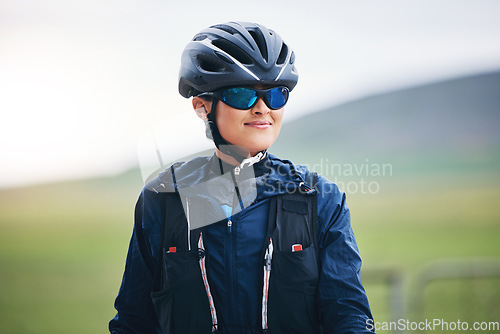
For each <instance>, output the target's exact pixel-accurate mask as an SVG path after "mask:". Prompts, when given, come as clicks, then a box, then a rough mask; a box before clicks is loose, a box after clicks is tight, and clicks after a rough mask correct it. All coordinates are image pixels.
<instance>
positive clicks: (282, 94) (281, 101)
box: [267, 87, 288, 109]
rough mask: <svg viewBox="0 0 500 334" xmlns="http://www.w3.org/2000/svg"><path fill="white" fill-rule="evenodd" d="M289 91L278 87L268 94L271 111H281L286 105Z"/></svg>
mask: <svg viewBox="0 0 500 334" xmlns="http://www.w3.org/2000/svg"><path fill="white" fill-rule="evenodd" d="M287 99H288V91H287V90H286V89H285V88H284V87H276V88H273V89H271V90H270V91H269V92H267V101H268V102H269V107H270V108H271V109H280V108H281V107H283V106H284V105H285V104H286V101H287Z"/></svg>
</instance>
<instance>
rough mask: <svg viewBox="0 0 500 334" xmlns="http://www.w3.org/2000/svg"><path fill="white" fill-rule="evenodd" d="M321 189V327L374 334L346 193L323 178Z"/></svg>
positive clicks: (328, 331) (328, 332)
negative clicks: (369, 322) (368, 322)
mask: <svg viewBox="0 0 500 334" xmlns="http://www.w3.org/2000/svg"><path fill="white" fill-rule="evenodd" d="M318 186H319V194H318V228H319V239H318V245H319V249H320V261H321V269H320V278H319V287H318V307H319V314H320V321H321V325H322V327H323V330H324V333H325V334H333V333H336V334H339V333H372V332H371V331H369V330H368V329H367V321H368V320H369V319H373V317H372V314H371V311H370V307H369V304H368V299H367V296H366V293H365V290H364V288H363V286H362V284H361V279H360V269H361V257H360V255H359V251H358V247H357V244H356V240H355V238H354V233H353V231H352V227H351V218H350V214H349V208H348V207H347V205H346V202H345V194H344V193H343V192H341V191H340V190H339V189H338V187H337V186H336V185H335V184H333V183H331V182H329V181H327V180H326V179H324V178H320V182H319V184H318ZM368 328H370V327H368Z"/></svg>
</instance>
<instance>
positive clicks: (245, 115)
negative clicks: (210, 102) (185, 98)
mask: <svg viewBox="0 0 500 334" xmlns="http://www.w3.org/2000/svg"><path fill="white" fill-rule="evenodd" d="M283 111H284V108H281V109H277V110H272V109H269V107H268V106H267V105H266V104H265V103H264V101H263V100H262V98H260V99H259V100H258V101H257V103H256V104H255V105H254V106H253V107H252V109H248V110H239V109H235V108H232V107H230V106H228V105H227V104H224V103H223V102H218V103H217V117H216V119H217V127H218V128H219V132H220V134H221V135H222V137H223V138H224V139H225V140H227V141H228V142H230V143H231V144H233V145H237V146H241V147H243V148H245V149H247V150H248V151H249V152H250V155H251V156H254V155H255V154H257V153H258V152H259V151H262V150H266V149H268V148H269V147H270V146H271V145H272V144H273V143H274V141H275V140H276V138H277V137H278V134H279V133H280V129H281V121H282V119H283Z"/></svg>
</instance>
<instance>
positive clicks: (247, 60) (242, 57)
mask: <svg viewBox="0 0 500 334" xmlns="http://www.w3.org/2000/svg"><path fill="white" fill-rule="evenodd" d="M212 44H213V45H215V46H216V47H218V48H219V49H220V50H222V51H224V52H226V53H228V54H230V55H231V57H233V58H235V59H236V60H237V61H239V62H240V63H242V64H245V65H252V64H253V60H252V57H250V56H249V55H248V54H247V53H246V52H245V51H243V50H242V49H241V48H240V47H238V46H236V45H234V44H233V43H231V42H229V41H227V40H225V39H220V38H219V39H214V40H213V41H212Z"/></svg>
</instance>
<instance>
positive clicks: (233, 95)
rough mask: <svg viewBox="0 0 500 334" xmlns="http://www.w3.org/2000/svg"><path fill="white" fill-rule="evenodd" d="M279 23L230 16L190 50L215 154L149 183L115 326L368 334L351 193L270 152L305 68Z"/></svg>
mask: <svg viewBox="0 0 500 334" xmlns="http://www.w3.org/2000/svg"><path fill="white" fill-rule="evenodd" d="M294 61H295V56H294V53H293V51H292V50H291V48H290V47H289V46H288V45H287V44H285V43H284V42H283V40H282V39H281V37H280V36H279V35H278V34H277V33H275V32H274V31H272V30H269V29H267V28H266V27H264V26H262V25H258V24H254V23H248V22H229V23H225V24H220V25H215V26H212V27H210V28H207V29H205V30H202V31H201V32H200V33H198V34H197V35H196V36H195V37H194V38H193V39H192V41H191V42H190V43H189V44H188V45H187V46H186V48H185V50H184V52H183V55H182V64H181V69H180V74H179V92H180V94H181V95H182V96H184V97H186V98H190V97H192V104H193V108H194V110H195V111H196V113H197V115H198V116H199V117H200V118H201V119H203V120H204V121H205V124H206V127H207V136H208V137H209V138H210V139H212V140H213V141H214V143H215V146H216V154H215V155H213V156H211V157H200V158H196V159H194V160H191V161H189V162H186V163H181V164H175V165H173V166H171V167H170V168H169V169H167V170H166V171H164V172H163V173H162V174H160V175H159V176H158V177H157V178H155V179H154V180H153V181H151V182H149V183H148V184H146V186H145V187H144V189H143V191H142V193H141V196H140V197H139V200H138V203H137V206H136V211H135V227H134V233H133V235H132V240H131V243H130V247H129V252H128V256H127V264H126V268H125V273H124V277H123V281H122V285H121V288H120V292H119V294H118V297H117V299H116V302H115V307H116V309H117V311H118V313H117V315H116V316H115V318H114V319H113V320H111V322H110V325H109V328H110V331H111V332H112V333H175V334H186V333H187V334H189V333H196V334H202V333H213V332H218V333H237V334H246V333H272V334H274V333H276V334H279V333H287V334H292V333H300V334H307V333H362V332H369V331H368V330H367V329H366V327H367V321H368V320H369V319H371V318H372V316H371V313H370V308H369V306H368V300H367V298H366V294H365V291H364V289H363V287H362V285H361V282H360V277H359V270H360V266H361V259H360V257H359V253H358V249H357V246H356V241H355V239H354V235H353V232H352V229H351V225H350V215H349V209H348V208H347V205H346V203H345V195H344V194H343V193H342V192H340V191H339V190H338V188H337V186H336V185H335V184H333V183H331V182H329V181H328V180H326V179H325V178H322V177H319V178H318V176H317V174H315V173H312V172H309V171H308V170H307V169H306V168H305V167H303V166H296V165H294V164H293V163H291V162H290V161H287V160H281V159H278V158H277V157H274V156H273V155H271V154H269V153H268V152H267V149H268V148H269V147H270V146H271V145H272V144H273V143H274V141H275V140H276V138H277V136H278V134H279V131H280V128H281V122H282V118H283V113H284V106H285V104H286V102H287V100H288V96H289V93H290V92H291V91H292V90H293V88H294V87H295V85H296V84H297V80H298V74H297V71H296V69H295V65H294Z"/></svg>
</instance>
